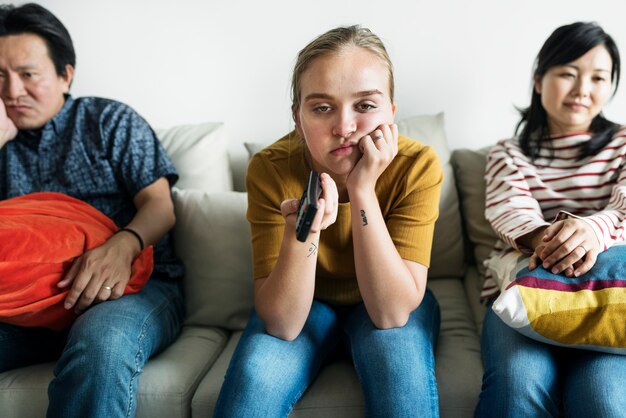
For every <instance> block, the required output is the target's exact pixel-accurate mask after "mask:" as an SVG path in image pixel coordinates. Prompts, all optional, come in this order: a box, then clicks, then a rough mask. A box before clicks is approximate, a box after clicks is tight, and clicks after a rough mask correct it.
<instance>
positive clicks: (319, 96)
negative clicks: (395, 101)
mask: <svg viewBox="0 0 626 418" xmlns="http://www.w3.org/2000/svg"><path fill="white" fill-rule="evenodd" d="M377 94H379V95H381V96H382V95H383V93H382V92H381V91H380V90H378V89H374V90H364V91H359V92H358V93H355V94H354V95H355V96H356V97H367V96H373V95H377ZM332 98H333V96H331V95H330V94H326V93H311V94H309V95H307V96H306V97H305V98H304V101H305V102H306V101H307V100H313V99H329V100H330V99H332Z"/></svg>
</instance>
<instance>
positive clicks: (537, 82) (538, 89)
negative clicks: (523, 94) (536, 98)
mask: <svg viewBox="0 0 626 418" xmlns="http://www.w3.org/2000/svg"><path fill="white" fill-rule="evenodd" d="M535 93H537V94H541V77H539V76H535Z"/></svg>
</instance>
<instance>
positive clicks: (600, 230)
mask: <svg viewBox="0 0 626 418" xmlns="http://www.w3.org/2000/svg"><path fill="white" fill-rule="evenodd" d="M559 215H560V216H559V218H560V219H562V218H563V216H562V215H565V216H568V217H572V218H579V219H582V220H583V221H585V222H587V224H589V225H590V226H591V227H592V228H593V232H594V233H595V234H596V238H598V249H599V250H600V252H602V251H606V250H608V249H609V248H610V247H611V246H612V245H613V244H615V243H616V242H618V241H624V228H625V227H626V173H623V172H621V173H620V174H619V179H618V182H617V184H616V185H615V186H614V187H613V190H612V191H611V198H610V200H609V203H608V205H607V206H606V208H604V210H602V211H600V212H597V213H595V214H593V215H591V216H585V217H579V216H575V215H572V214H571V213H568V212H561V213H560V214H559Z"/></svg>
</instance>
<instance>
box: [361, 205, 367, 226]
mask: <svg viewBox="0 0 626 418" xmlns="http://www.w3.org/2000/svg"><path fill="white" fill-rule="evenodd" d="M361 220H363V226H365V225H367V216H365V211H364V210H363V209H361Z"/></svg>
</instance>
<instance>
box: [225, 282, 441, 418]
mask: <svg viewBox="0 0 626 418" xmlns="http://www.w3.org/2000/svg"><path fill="white" fill-rule="evenodd" d="M439 321H440V316H439V305H438V304H437V301H436V300H435V298H434V296H433V295H432V293H431V292H430V291H429V290H427V291H426V294H425V296H424V300H423V301H422V303H421V305H420V306H419V308H417V309H416V310H415V311H413V312H412V313H411V315H410V318H409V321H408V323H407V324H406V325H405V326H404V327H400V328H392V329H387V330H381V329H377V328H376V327H375V326H374V324H373V323H372V321H371V320H370V318H369V316H368V314H367V312H366V310H365V306H364V305H363V304H362V303H361V304H358V305H355V306H354V307H350V308H337V307H332V306H330V305H327V304H325V303H323V302H320V301H314V302H313V306H312V307H311V312H310V314H309V317H308V319H307V321H306V323H305V325H304V329H303V330H302V332H301V333H300V335H299V336H298V337H297V338H296V339H295V340H293V341H284V340H281V339H278V338H275V337H272V336H271V335H269V334H267V333H266V332H265V329H264V325H263V322H262V321H261V319H260V318H259V317H258V316H257V315H256V313H253V315H252V317H251V319H250V322H249V323H248V325H247V327H246V329H245V331H244V333H243V335H242V337H241V340H240V341H239V344H238V345H237V349H236V350H235V353H234V354H233V358H232V359H231V362H230V365H229V367H228V371H227V372H226V377H225V380H224V384H223V386H222V389H221V391H220V395H219V398H218V400H217V405H216V407H215V412H214V415H213V416H214V417H215V418H218V417H247V418H248V417H271V418H275V417H286V416H288V415H289V412H290V411H291V409H292V408H293V406H294V405H295V404H296V402H297V401H298V400H299V399H300V397H301V396H302V394H303V393H304V391H305V390H306V389H307V387H308V386H309V385H310V384H311V382H312V381H313V380H314V379H315V376H316V375H317V373H318V371H319V370H320V368H321V366H322V365H323V364H324V363H325V361H326V360H327V359H328V358H329V356H330V355H331V353H334V350H335V348H336V347H338V344H339V343H340V342H341V341H342V340H343V342H344V343H345V345H346V348H347V350H348V352H349V354H350V355H351V357H352V360H353V362H354V366H355V369H356V373H357V376H358V379H359V381H360V383H361V387H362V389H363V394H364V398H365V411H366V414H367V415H368V416H372V417H438V416H439V403H438V396H437V382H436V380H435V357H434V346H435V342H436V340H437V335H438V333H439ZM344 337H345V339H344Z"/></svg>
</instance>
